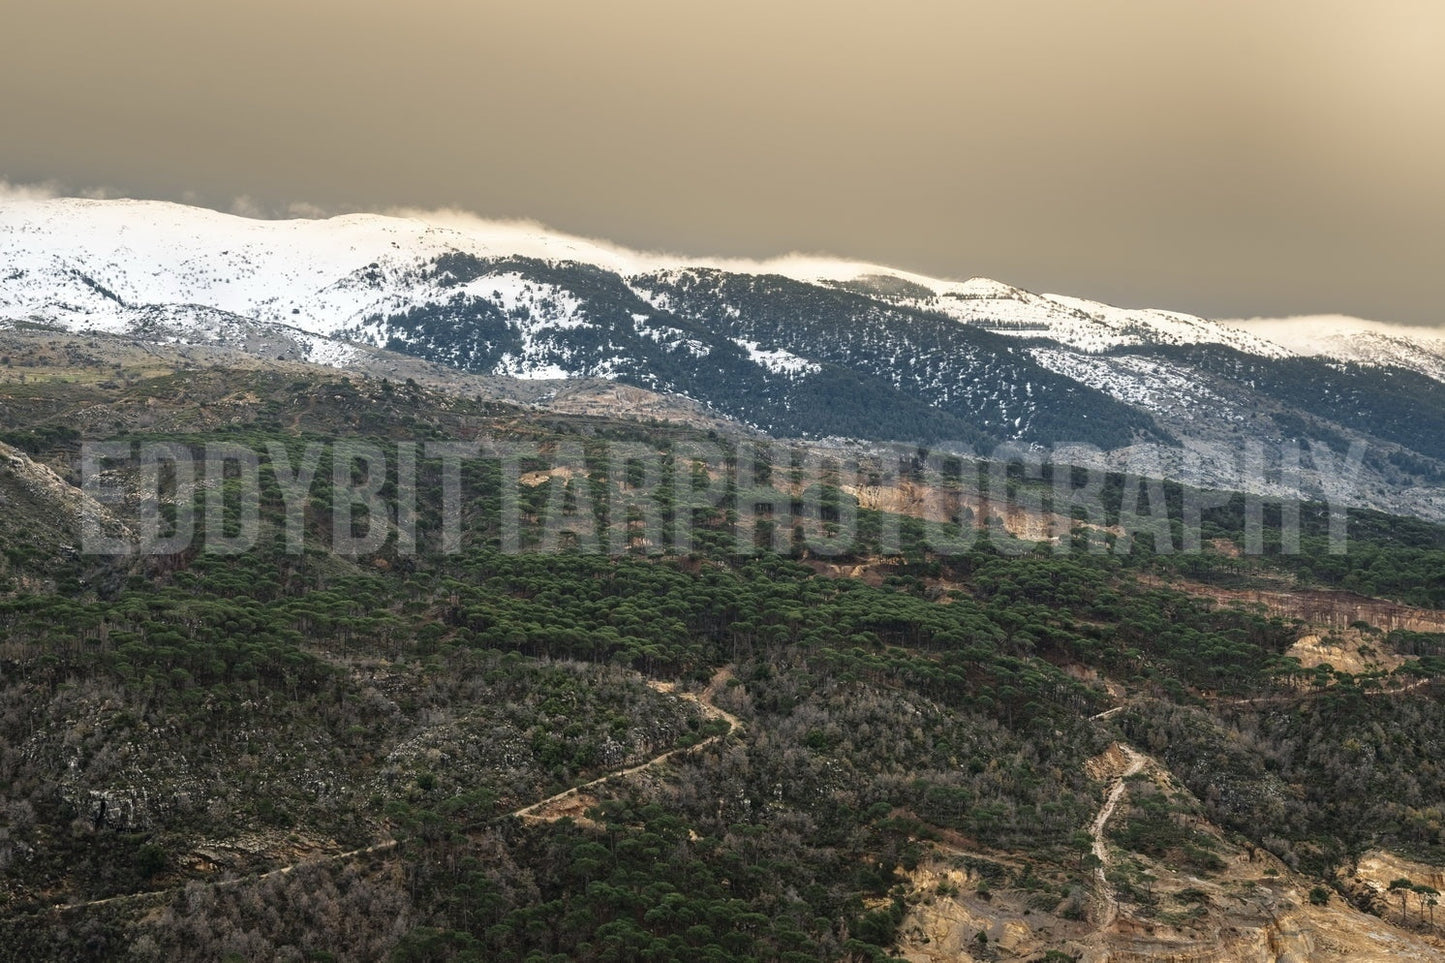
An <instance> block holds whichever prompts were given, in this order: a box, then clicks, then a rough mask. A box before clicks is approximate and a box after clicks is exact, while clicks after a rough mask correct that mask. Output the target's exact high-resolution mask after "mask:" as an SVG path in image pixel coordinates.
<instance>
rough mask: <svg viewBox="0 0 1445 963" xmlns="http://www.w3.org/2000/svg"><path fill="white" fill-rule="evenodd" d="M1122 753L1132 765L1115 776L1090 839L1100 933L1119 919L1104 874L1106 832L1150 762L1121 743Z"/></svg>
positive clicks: (1111, 888)
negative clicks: (1130, 784)
mask: <svg viewBox="0 0 1445 963" xmlns="http://www.w3.org/2000/svg"><path fill="white" fill-rule="evenodd" d="M1118 745H1119V749H1120V750H1122V751H1123V753H1124V755H1125V756H1127V757H1128V758H1129V764H1128V765H1127V766H1125V767H1124V771H1123V773H1121V774H1120V775H1119V776H1116V777H1115V779H1114V785H1113V786H1112V787H1110V789H1109V795H1108V797H1107V798H1105V800H1104V805H1103V806H1101V807H1099V812H1098V815H1096V816H1095V817H1094V822H1093V825H1091V826H1090V827H1089V835H1090V836H1092V837H1093V838H1094V856H1095V857H1097V858H1098V860H1099V865H1098V866H1096V867H1094V879H1095V880H1096V881H1097V883H1098V885H1099V896H1100V899H1101V900H1102V902H1103V904H1104V910H1103V913H1101V914H1100V919H1099V929H1100V930H1105V929H1108V928H1109V927H1110V926H1111V925H1112V924H1113V922H1114V920H1115V919H1117V918H1118V916H1119V901H1118V899H1116V898H1115V896H1114V888H1113V887H1112V886H1110V885H1109V881H1108V879H1107V878H1106V877H1105V875H1104V871H1105V870H1106V869H1107V868H1108V864H1109V849H1108V847H1107V846H1105V845H1104V829H1105V827H1107V826H1108V824H1109V818H1110V817H1111V816H1113V815H1114V810H1115V809H1116V808H1118V805H1119V800H1120V799H1122V798H1123V797H1124V792H1125V790H1126V788H1127V787H1126V786H1125V784H1124V781H1125V780H1126V779H1128V778H1129V777H1130V776H1135V775H1138V774H1139V773H1140V772H1142V771H1143V770H1144V764H1145V762H1147V761H1148V760H1147V759H1146V758H1145V757H1144V755H1143V754H1142V753H1139V752H1136V751H1135V750H1134V749H1133V748H1132V747H1130V746H1126V745H1125V744H1124V743H1122V742H1121V743H1119V744H1118Z"/></svg>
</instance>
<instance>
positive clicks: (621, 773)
mask: <svg viewBox="0 0 1445 963" xmlns="http://www.w3.org/2000/svg"><path fill="white" fill-rule="evenodd" d="M730 678H732V673H731V672H730V671H729V670H728V669H727V668H726V667H724V668H722V669H719V670H718V672H717V674H716V675H714V676H713V677H712V681H711V682H709V683H708V686H707V688H706V689H704V690H703V693H702V695H701V696H696V695H693V694H692V693H691V692H678V691H677V686H676V685H675V684H673V683H671V682H652V681H650V682H648V685H650V686H652V687H653V688H654V689H656V690H658V691H659V692H666V693H669V694H671V695H675V696H677V697H678V698H679V699H685V700H687V701H689V702H693V703H696V704H697V706H698V708H700V709H701V710H702V712H703V714H704V715H706V716H708V717H709V718H712V719H721V720H723V721H724V722H726V723H727V724H728V731H727V732H724V733H720V734H718V735H715V736H708V737H707V738H706V739H704V740H702V741H701V742H697V743H694V744H693V745H691V746H680V747H678V748H676V749H669V750H668V751H667V752H664V753H663V754H662V755H660V756H653V757H652V758H651V759H649V760H647V761H646V762H642V763H638V764H637V765H635V766H629V767H628V768H626V769H619V770H617V771H616V772H609V773H607V774H606V775H604V776H598V777H597V778H596V779H593V780H592V781H591V782H584V783H582V785H580V786H573V787H572V788H571V789H564V790H563V791H562V792H559V793H557V794H555V795H552V796H548V797H547V798H546V799H543V800H541V801H540V802H534V803H532V804H531V805H528V806H523V807H522V808H521V809H515V810H513V811H512V812H510V813H504V814H503V815H501V816H499V817H497V818H499V819H506V818H507V817H508V816H512V817H516V818H518V819H527V818H531V819H546V818H547V817H546V816H545V815H544V813H545V811H546V809H547V808H548V807H550V806H555V805H556V804H558V803H561V802H565V801H567V800H568V799H571V798H573V797H575V796H578V795H580V794H581V793H583V792H585V791H586V790H588V789H591V788H592V787H594V786H600V785H602V784H603V783H604V782H607V781H608V780H609V779H626V778H627V777H628V776H634V775H636V774H637V773H639V772H643V771H644V770H647V769H651V768H653V767H654V766H660V765H662V764H663V763H665V762H667V761H668V760H669V759H671V758H672V757H673V756H676V755H679V754H681V753H686V752H694V751H696V750H698V749H702V748H703V747H705V746H710V745H712V744H713V743H715V742H719V741H721V740H722V738H723V737H724V736H729V735H732V734H733V733H735V732H741V731H742V728H743V724H742V721H741V720H740V719H738V717H737V716H735V715H732V714H731V713H729V712H728V711H727V710H725V709H720V708H718V707H717V706H716V705H714V704H713V701H712V700H713V698H714V696H716V695H717V691H718V689H719V688H721V687H722V686H723V685H725V684H726V683H727V680H728V679H730Z"/></svg>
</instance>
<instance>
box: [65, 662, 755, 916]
mask: <svg viewBox="0 0 1445 963" xmlns="http://www.w3.org/2000/svg"><path fill="white" fill-rule="evenodd" d="M731 678H732V670H731V669H730V668H729V667H727V666H724V667H723V668H721V669H719V670H718V671H717V673H716V674H715V675H714V676H713V677H712V680H711V681H710V682H709V683H708V686H707V688H706V689H704V690H703V693H702V695H701V696H697V695H694V694H693V693H691V692H678V691H677V686H676V685H675V684H674V683H670V682H656V681H649V682H648V685H650V686H652V687H653V688H654V689H657V690H658V691H659V692H667V693H670V694H672V695H674V696H676V697H677V698H679V699H685V700H687V701H689V702H693V703H696V704H697V706H698V708H700V709H701V710H702V712H703V714H704V715H706V716H707V717H708V718H710V719H721V720H723V721H724V722H726V723H727V724H728V730H727V731H726V732H723V733H719V734H717V735H714V736H708V737H707V738H706V739H703V740H702V741H701V742H697V743H694V744H693V745H691V746H682V747H678V748H675V749H669V750H667V751H666V752H664V753H662V754H661V755H657V756H653V757H652V758H651V759H649V760H647V761H646V762H642V763H638V764H637V765H635V766H629V767H627V768H626V769H619V770H615V771H613V772H609V773H607V774H605V775H602V776H598V777H597V778H596V779H593V780H590V781H589V782H585V783H582V784H581V785H580V786H573V787H572V788H571V789H565V790H563V791H562V792H559V793H556V794H554V795H551V796H548V797H547V798H546V799H543V800H541V801H539V802H534V803H529V804H528V805H526V806H523V807H521V808H520V809H514V810H512V811H511V812H507V813H502V814H501V815H499V816H495V817H493V818H492V819H491V820H490V822H494V823H495V822H501V821H502V820H504V819H512V818H517V819H526V818H533V819H537V818H544V817H542V816H540V814H541V813H542V812H544V811H545V810H546V809H547V807H549V806H553V805H556V804H557V803H560V802H565V801H566V800H568V799H570V798H572V797H574V796H577V795H578V794H580V793H581V792H582V791H584V790H587V789H591V788H592V787H594V786H600V785H601V784H602V783H604V782H607V781H608V780H609V779H625V778H627V777H628V776H633V775H636V774H637V773H640V772H643V771H645V770H647V769H652V768H655V767H657V766H660V765H662V764H663V763H665V762H667V761H668V760H669V759H671V758H673V757H674V756H677V755H681V754H683V753H688V752H694V751H696V750H698V749H702V748H703V747H705V746H709V745H712V744H714V743H716V742H719V741H721V740H722V739H723V738H724V737H726V736H729V735H732V734H734V733H739V732H741V731H742V730H743V723H742V720H740V719H739V718H738V717H737V716H735V715H733V714H732V713H730V712H728V711H727V710H726V709H720V708H718V706H716V705H715V704H714V703H713V699H714V698H715V697H716V695H717V693H718V690H719V689H721V688H722V687H723V686H724V685H726V684H727V682H728V680H729V679H731ZM398 845H400V844H399V842H398V840H395V839H387V840H383V841H382V842H379V843H372V844H371V845H369V846H362V847H361V848H359V849H351V850H347V851H346V852H344V853H333V854H332V855H330V856H319V857H313V858H310V859H305V860H302V861H301V862H297V863H292V864H290V865H289V866H282V867H279V868H277V869H272V870H268V871H266V872H264V873H258V874H256V875H253V876H238V877H236V878H235V879H224V880H216V881H214V882H210V883H208V884H207V885H210V886H214V887H216V888H217V889H230V888H233V887H236V886H240V885H242V884H247V883H259V882H261V881H263V880H267V879H271V878H273V877H277V876H286V875H289V874H290V873H292V872H295V871H296V870H297V869H298V868H300V867H302V866H306V865H315V864H321V863H340V862H345V861H346V860H349V859H355V858H357V857H359V856H370V855H374V854H377V853H385V852H390V851H391V850H393V849H395V848H396V847H397V846H398ZM188 882H192V881H188ZM185 885H186V884H184V883H183V884H181V885H180V886H172V887H169V888H167V889H157V890H149V891H147V892H143V893H123V894H121V895H119V896H107V897H106V898H105V899H95V900H90V901H88V902H84V903H56V904H55V905H54V906H52V907H51V910H53V911H57V912H67V911H72V910H80V909H86V908H88V907H95V906H106V905H109V904H112V903H127V902H143V901H145V900H150V899H159V898H161V897H165V896H173V895H174V894H176V893H178V892H180V891H182V890H183V889H185Z"/></svg>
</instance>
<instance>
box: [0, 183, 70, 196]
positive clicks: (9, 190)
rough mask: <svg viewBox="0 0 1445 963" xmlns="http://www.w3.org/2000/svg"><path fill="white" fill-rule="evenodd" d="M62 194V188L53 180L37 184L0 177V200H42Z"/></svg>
mask: <svg viewBox="0 0 1445 963" xmlns="http://www.w3.org/2000/svg"><path fill="white" fill-rule="evenodd" d="M63 195H64V190H63V189H62V188H61V186H60V185H59V184H58V183H56V182H55V181H44V182H42V183H39V184H14V183H11V182H10V181H8V180H6V179H5V178H3V177H0V200H5V201H43V200H49V199H50V198H52V197H61V196H63Z"/></svg>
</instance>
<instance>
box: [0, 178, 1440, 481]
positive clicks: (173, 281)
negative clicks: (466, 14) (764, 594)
mask: <svg viewBox="0 0 1445 963" xmlns="http://www.w3.org/2000/svg"><path fill="white" fill-rule="evenodd" d="M0 320H3V321H9V322H17V321H28V322H38V323H41V324H47V325H54V326H58V327H63V328H66V329H70V330H75V331H84V330H96V331H109V332H117V333H125V334H128V335H131V336H134V337H137V338H141V339H149V340H157V341H193V342H198V343H225V344H229V345H232V346H238V347H240V348H242V349H243V350H251V351H253V352H255V353H263V352H275V351H276V345H277V344H278V343H280V344H284V345H285V346H286V350H285V352H284V353H285V355H286V356H287V357H300V358H304V359H308V360H311V361H314V362H318V363H324V364H331V365H336V366H340V367H346V366H347V365H349V364H351V363H352V362H353V361H354V359H355V357H356V352H357V351H359V350H367V351H374V350H375V349H389V350H392V351H399V352H403V353H405V354H409V355H413V356H416V357H420V358H423V359H426V360H429V361H434V362H439V363H443V364H448V365H452V366H455V367H457V368H461V369H464V370H467V371H472V372H478V373H485V374H492V375H504V376H510V377H514V378H523V379H553V378H556V379H563V378H578V377H589V378H606V379H612V380H615V381H618V382H621V383H625V384H632V385H637V386H639V387H643V388H648V389H651V390H653V391H660V392H665V393H672V394H677V395H683V396H686V397H688V398H691V399H693V400H694V401H697V402H701V403H703V404H705V405H708V406H711V407H712V408H713V409H714V410H715V411H717V412H719V413H721V414H724V415H727V416H730V417H733V418H736V419H739V420H742V421H744V422H747V423H749V424H752V425H754V426H757V427H760V428H763V429H764V430H768V431H772V432H775V433H779V434H787V435H804V436H827V435H842V436H851V437H863V438H895V439H911V440H913V439H916V440H923V441H929V440H938V439H944V440H951V441H956V442H961V443H965V444H973V445H986V444H990V443H994V442H997V441H1000V440H1019V441H1023V442H1028V443H1039V444H1045V445H1047V444H1052V443H1059V442H1069V441H1073V442H1087V443H1090V444H1093V445H1096V446H1098V447H1100V448H1103V449H1117V450H1125V449H1129V448H1130V447H1131V446H1134V445H1136V444H1138V443H1140V442H1151V441H1152V442H1165V443H1173V442H1177V441H1179V440H1181V439H1184V438H1196V439H1197V438H1202V439H1205V440H1214V441H1228V442H1237V441H1239V440H1241V439H1242V438H1250V439H1255V440H1260V441H1264V442H1272V441H1281V440H1284V439H1289V438H1325V439H1330V440H1331V441H1332V443H1334V444H1336V445H1338V444H1347V443H1348V441H1349V440H1351V439H1362V440H1366V441H1367V442H1368V443H1370V445H1371V446H1372V452H1373V453H1374V457H1375V459H1376V462H1377V463H1378V464H1377V465H1376V468H1377V469H1378V471H1377V474H1378V475H1379V476H1380V477H1381V478H1382V479H1385V480H1386V481H1387V482H1388V483H1390V484H1394V485H1397V486H1398V485H1409V484H1413V483H1423V484H1437V483H1438V481H1439V480H1445V473H1442V469H1441V464H1440V461H1439V460H1440V459H1442V458H1445V383H1442V382H1445V340H1441V339H1439V338H1436V337H1431V336H1430V334H1429V333H1427V334H1425V335H1424V336H1421V334H1420V333H1419V332H1416V331H1414V330H1411V329H1405V330H1399V329H1382V328H1380V327H1379V326H1371V325H1369V324H1368V323H1365V322H1358V323H1354V324H1351V323H1346V322H1339V323H1336V324H1334V325H1333V326H1329V327H1325V328H1321V327H1320V325H1318V324H1315V323H1311V322H1286V323H1279V322H1273V323H1271V322H1262V321H1251V322H1229V323H1221V322H1214V321H1209V320H1206V319H1203V318H1198V317H1193V316H1190V315H1186V314H1180V313H1177V312H1172V311H1158V310H1137V309H1123V308H1116V307H1112V306H1109V305H1104V304H1099V303H1096V302H1092V301H1086V300H1081V299H1078V298H1073V297H1067V296H1062V295H1047V294H1034V293H1030V292H1027V291H1023V290H1021V289H1018V288H1015V287H1012V286H1010V285H1007V284H1004V283H1000V282H997V281H991V280H988V279H983V278H974V279H972V280H968V281H947V280H939V279H935V278H928V277H924V276H921V275H917V274H912V273H908V272H903V271H897V270H892V269H888V268H883V267H880V266H878V265H872V264H865V263H859V262H850V261H838V260H829V259H823V258H812V257H799V256H795V257H789V258H784V259H780V260H775V261H770V262H761V263H755V262H739V261H728V260H718V259H707V258H691V257H679V256H675V255H666V254H644V253H639V252H634V251H627V250H624V249H621V248H617V247H613V246H609V245H607V244H604V243H600V242H595V241H588V240H584V239H580V238H575V237H568V236H565V235H561V234H557V233H553V232H549V231H546V230H544V229H542V228H540V227H537V226H536V225H529V224H520V223H493V222H485V221H480V220H477V219H475V218H471V217H468V216H465V215H455V214H445V213H442V214H429V215H420V214H418V215H413V216H380V215H370V214H360V215H349V216H343V217H335V218H329V219H321V220H300V219H298V220H277V221H266V220H253V219H247V218H242V217H236V216H233V215H228V214H221V213H217V212H215V211H211V210H205V209H200V208H193V207H186V206H183V205H177V204H169V203H162V202H152V201H128V200H84V199H75V198H49V199H46V198H34V197H21V196H13V195H12V196H0ZM358 346H360V347H358ZM1391 466H1393V467H1391ZM1412 480H1413V481H1412Z"/></svg>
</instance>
